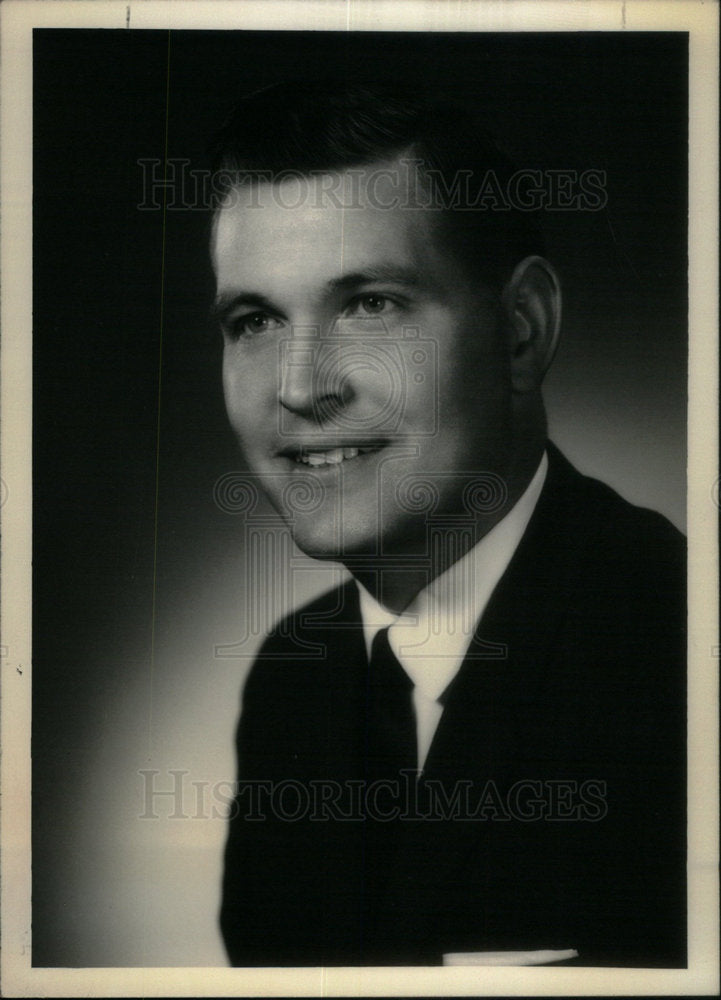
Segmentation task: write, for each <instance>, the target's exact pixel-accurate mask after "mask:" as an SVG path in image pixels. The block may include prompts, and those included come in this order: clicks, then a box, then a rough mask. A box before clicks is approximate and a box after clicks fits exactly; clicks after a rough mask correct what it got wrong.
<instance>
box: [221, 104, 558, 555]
mask: <svg viewBox="0 0 721 1000" xmlns="http://www.w3.org/2000/svg"><path fill="white" fill-rule="evenodd" d="M214 154H215V164H214V166H215V177H216V184H217V188H216V189H217V191H218V204H217V207H216V212H215V218H214V225H213V236H212V247H211V252H212V257H213V264H214V267H215V272H216V279H217V303H216V309H217V312H218V315H219V318H220V321H221V326H222V329H223V333H224V337H225V354H224V387H225V395H226V404H227V408H228V414H229V417H230V421H231V424H232V426H233V428H234V430H235V431H236V433H237V435H238V438H239V440H240V443H241V445H242V448H243V450H244V453H245V455H246V458H247V460H248V463H249V465H250V467H251V469H252V470H253V471H254V472H256V473H258V474H259V476H260V478H261V480H262V482H263V484H264V486H265V489H266V490H267V492H268V494H269V496H270V498H271V500H272V502H273V503H274V504H275V506H276V507H277V508H278V509H279V510H280V512H281V513H282V514H283V516H284V517H285V519H286V520H287V522H288V523H289V525H290V527H291V531H292V533H293V535H294V537H295V539H296V541H297V543H298V544H299V546H300V547H301V548H302V549H304V550H305V551H307V552H309V553H311V554H315V555H318V556H323V557H328V558H334V557H343V556H345V557H346V561H351V560H352V559H353V558H354V557H357V556H363V555H376V556H377V555H380V554H383V555H388V556H393V555H400V556H411V557H412V556H414V555H418V554H421V553H425V549H426V546H427V544H428V535H427V526H428V519H429V516H432V517H436V518H444V517H449V516H455V517H456V518H458V517H460V518H463V517H464V516H465V517H466V518H468V520H469V523H472V524H473V529H474V533H475V537H478V536H479V535H480V534H482V533H483V532H484V531H486V530H488V528H489V527H491V526H492V524H493V523H495V522H496V521H497V520H498V519H499V518H500V517H501V516H502V514H503V512H504V510H505V509H507V507H508V506H509V505H510V504H511V503H512V502H513V501H514V500H515V499H516V498H517V496H518V495H519V493H520V491H521V490H522V488H523V487H524V486H525V484H526V483H527V481H528V479H529V478H530V475H531V474H532V472H533V468H534V467H535V464H536V463H537V461H538V458H539V457H540V451H541V449H542V447H543V441H544V439H545V417H544V412H543V405H542V401H541V396H540V385H541V381H542V378H543V374H544V373H545V370H546V368H547V366H548V364H549V363H550V360H551V357H552V354H553V350H554V348H555V344H556V339H557V335H558V325H559V309H560V297H559V289H558V284H557V281H556V278H555V275H554V273H553V271H552V269H551V268H550V266H549V265H548V264H547V263H546V262H545V260H544V259H543V257H542V252H543V247H542V243H541V238H540V235H539V232H538V230H537V227H536V224H535V220H534V219H533V218H532V217H531V216H530V215H529V213H524V212H522V211H517V210H516V209H513V208H511V209H510V210H504V209H501V208H500V206H499V205H498V203H497V202H494V199H493V198H492V197H491V198H489V192H491V193H492V192H493V191H494V190H497V189H498V186H500V187H501V189H502V188H503V186H504V185H505V184H506V183H507V181H508V179H509V178H510V176H511V175H512V173H513V167H512V166H511V164H510V163H509V162H508V161H507V160H506V159H505V158H504V157H503V156H502V155H501V154H500V152H499V151H498V150H497V149H496V147H495V146H494V145H493V143H492V142H491V141H490V140H489V139H488V137H487V136H486V135H485V134H484V133H483V131H482V130H481V129H480V127H479V124H478V122H477V121H476V120H475V116H474V114H473V112H472V111H469V110H468V108H467V107H466V106H465V105H464V104H463V103H461V102H457V101H455V100H453V101H452V100H449V99H447V98H439V97H437V96H427V95H421V94H419V93H418V92H414V93H413V94H406V93H403V92H399V91H393V92H391V91H389V90H388V89H380V88H379V89H369V88H357V87H352V88H347V87H339V86H333V85H329V84H323V85H319V84H313V85H307V86H301V85H297V84H293V85H283V86H280V87H274V88H270V89H268V90H266V91H262V92H259V93H258V94H255V95H252V96H251V97H250V98H247V99H246V100H245V101H243V102H241V103H240V105H239V106H238V107H237V109H236V111H235V112H234V114H233V116H232V117H231V118H230V119H229V121H228V122H227V123H226V125H225V126H224V127H223V129H222V130H221V132H220V133H219V134H218V136H217V138H216V141H215V144H214ZM484 193H485V195H484ZM484 477H485V479H484ZM484 482H485V486H486V488H487V487H488V486H489V484H492V488H491V493H492V494H493V495H494V497H495V501H494V502H490V503H487V505H486V508H485V509H483V507H482V506H481V507H478V505H477V504H476V506H475V507H474V503H473V501H472V500H470V499H469V498H470V497H472V496H477V495H478V491H477V489H476V492H475V493H474V489H475V488H476V487H478V486H479V485H480V484H483V483H484ZM304 488H306V489H307V491H308V492H307V493H306V494H305V496H304V499H303V502H301V503H299V502H298V497H299V496H301V495H302V490H303V489H304ZM299 490H300V492H299ZM482 492H483V491H482V489H481V494H482ZM427 497H432V500H431V502H430V505H429V504H427V503H424V502H422V501H424V499H425V498H427Z"/></svg>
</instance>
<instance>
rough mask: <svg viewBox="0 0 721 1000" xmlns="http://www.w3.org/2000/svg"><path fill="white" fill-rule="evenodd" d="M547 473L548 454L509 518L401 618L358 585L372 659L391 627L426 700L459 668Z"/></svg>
mask: <svg viewBox="0 0 721 1000" xmlns="http://www.w3.org/2000/svg"><path fill="white" fill-rule="evenodd" d="M547 469H548V458H547V456H546V453H545V452H544V453H543V456H542V458H541V461H540V463H539V465H538V468H537V469H536V472H535V474H534V476H533V478H532V479H531V481H530V483H529V484H528V486H527V487H526V490H525V491H524V493H523V494H522V495H521V497H520V498H519V499H518V501H517V502H516V503H515V504H514V506H513V507H512V508H511V510H510V511H509V512H508V513H507V514H506V515H505V517H504V518H503V519H502V520H501V521H499V522H498V524H496V525H495V526H494V527H493V528H491V530H490V531H489V532H488V534H487V535H484V537H483V538H482V539H481V540H480V541H479V542H478V543H477V544H476V545H475V546H474V547H473V548H472V549H470V550H469V551H468V552H467V553H466V554H465V555H464V556H463V557H462V558H461V559H459V560H457V562H455V563H453V565H452V566H449V568H448V569H447V570H446V571H445V572H444V573H442V574H441V575H440V576H439V577H437V578H436V579H435V580H433V581H431V583H430V584H429V585H428V586H427V587H425V588H424V589H423V590H421V591H420V592H419V593H418V594H417V595H416V596H415V598H414V599H413V601H412V602H411V603H410V604H409V606H408V607H407V608H406V609H405V611H403V612H402V614H400V615H396V614H394V613H393V612H392V611H388V610H387V609H386V608H384V607H382V606H381V605H380V604H379V603H378V601H376V599H375V598H374V597H373V596H372V595H371V594H370V593H369V592H368V591H367V590H366V588H365V587H364V586H363V585H362V584H360V583H358V581H356V585H357V587H358V592H359V597H360V608H361V616H362V619H363V633H364V638H365V644H366V652H367V654H368V656H369V657H370V650H371V646H372V644H373V639H374V638H375V635H376V633H377V632H378V631H379V630H380V629H382V628H386V627H388V626H390V627H389V631H388V641H389V643H390V646H391V649H392V650H393V652H394V653H395V655H396V657H397V659H398V661H399V663H400V664H401V666H402V667H403V669H404V670H405V671H406V673H407V674H408V676H409V677H410V679H411V680H412V681H413V683H414V684H415V685H416V687H417V688H418V689H420V692H421V693H422V694H423V695H424V696H425V697H426V698H428V699H430V700H432V701H436V700H437V699H438V698H439V697H440V695H441V694H443V692H444V691H445V689H446V688H447V687H448V685H449V684H450V682H451V681H452V680H453V678H454V677H455V675H456V673H457V672H458V670H459V669H460V666H461V663H462V662H463V658H464V657H465V655H466V652H467V651H468V647H469V645H470V643H471V639H472V638H473V635H474V633H475V631H476V627H477V625H478V622H479V621H480V618H481V616H482V614H483V612H484V610H485V608H486V605H487V604H488V601H489V599H490V597H491V594H492V593H493V590H494V589H495V586H496V584H497V583H498V581H499V580H500V578H501V577H502V576H503V574H504V572H505V571H506V568H507V567H508V564H509V563H510V561H511V559H512V558H513V554H514V552H515V551H516V548H517V547H518V544H519V542H520V541H521V538H522V537H523V534H524V532H525V530H526V527H527V526H528V522H529V521H530V519H531V515H532V514H533V511H534V509H535V507H536V504H537V502H538V498H539V496H540V494H541V489H542V488H543V483H544V481H545V478H546V471H547Z"/></svg>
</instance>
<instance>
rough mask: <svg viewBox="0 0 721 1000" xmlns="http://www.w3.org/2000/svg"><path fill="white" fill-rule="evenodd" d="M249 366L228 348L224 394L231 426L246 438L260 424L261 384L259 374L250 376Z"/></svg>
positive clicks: (225, 356) (224, 360)
mask: <svg viewBox="0 0 721 1000" xmlns="http://www.w3.org/2000/svg"><path fill="white" fill-rule="evenodd" d="M249 373H250V369H249V366H247V365H243V364H241V363H240V362H239V359H238V358H237V357H235V356H234V353H233V352H232V351H229V350H228V349H226V352H225V355H224V357H223V395H224V397H225V409H226V412H227V414H228V420H229V421H230V424H231V427H232V428H233V430H234V431H235V433H236V434H237V435H238V436H239V437H243V438H246V437H247V435H248V434H249V433H250V432H252V429H253V426H254V425H256V429H257V424H258V408H259V399H260V393H259V386H260V383H261V380H260V379H259V378H258V376H257V374H256V376H255V377H249Z"/></svg>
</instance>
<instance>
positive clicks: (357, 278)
mask: <svg viewBox="0 0 721 1000" xmlns="http://www.w3.org/2000/svg"><path fill="white" fill-rule="evenodd" d="M378 281H385V282H389V283H392V284H394V285H404V286H405V287H407V288H415V287H417V286H418V285H419V284H420V277H419V275H418V272H417V271H416V270H414V269H413V268H408V267H397V266H395V265H386V264H378V265H373V266H371V267H368V268H365V269H364V270H363V271H350V272H349V273H348V274H341V275H339V276H338V277H337V278H331V279H330V281H327V282H326V285H325V287H326V290H327V291H328V292H343V291H348V290H350V289H353V288H358V287H360V286H362V285H370V284H373V283H374V282H378ZM242 307H250V308H252V309H262V310H263V311H264V312H278V307H277V306H274V305H273V303H272V302H271V301H270V299H268V298H266V296H265V295H262V294H261V293H260V292H235V293H229V294H224V295H219V296H218V297H217V298H216V299H215V301H214V302H213V304H212V306H211V308H210V317H211V319H213V320H223V319H224V318H225V317H226V316H227V315H228V314H229V313H231V312H232V311H233V310H234V309H238V308H242Z"/></svg>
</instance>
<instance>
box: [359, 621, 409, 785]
mask: <svg viewBox="0 0 721 1000" xmlns="http://www.w3.org/2000/svg"><path fill="white" fill-rule="evenodd" d="M412 690H413V682H412V681H411V679H410V677H409V676H408V674H407V673H406V672H405V670H404V669H403V667H402V666H401V665H400V663H399V662H398V660H397V659H396V657H395V655H394V653H393V650H392V649H391V647H390V644H389V642H388V629H387V628H384V629H381V630H380V631H379V632H377V633H376V636H375V638H374V640H373V646H372V648H371V658H370V664H369V667H368V687H367V714H366V780H367V781H369V782H371V781H377V780H379V779H391V780H398V778H399V772H400V771H401V770H402V769H411V770H415V769H416V767H417V760H418V750H417V741H416V720H415V713H414V711H413V702H412Z"/></svg>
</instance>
